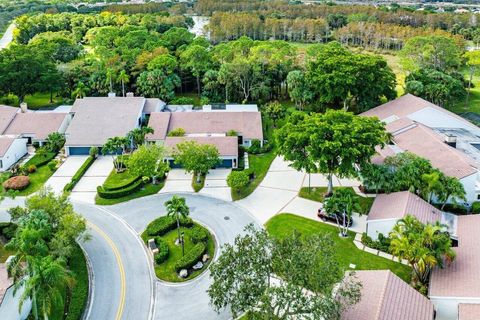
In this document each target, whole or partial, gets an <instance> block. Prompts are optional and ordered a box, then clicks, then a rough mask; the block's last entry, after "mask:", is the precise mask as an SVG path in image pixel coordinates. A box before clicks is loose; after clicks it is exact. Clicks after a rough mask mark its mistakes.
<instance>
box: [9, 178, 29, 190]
mask: <svg viewBox="0 0 480 320" xmlns="http://www.w3.org/2000/svg"><path fill="white" fill-rule="evenodd" d="M29 185H30V178H29V177H27V176H15V177H11V178H10V179H8V180H7V181H5V182H4V183H3V187H4V188H5V189H6V190H23V189H25V188H26V187H28V186H29Z"/></svg>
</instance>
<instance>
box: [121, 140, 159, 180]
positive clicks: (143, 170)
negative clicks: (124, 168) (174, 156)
mask: <svg viewBox="0 0 480 320" xmlns="http://www.w3.org/2000/svg"><path fill="white" fill-rule="evenodd" d="M164 157H165V150H164V148H163V147H161V146H158V145H142V146H140V147H139V148H138V149H137V150H135V152H133V153H132V154H131V155H130V157H129V158H128V170H129V171H130V172H131V173H133V174H135V175H137V176H142V177H151V178H152V181H153V183H156V182H157V177H163V176H164V175H165V172H166V171H167V170H168V163H167V162H164V161H163V159H164Z"/></svg>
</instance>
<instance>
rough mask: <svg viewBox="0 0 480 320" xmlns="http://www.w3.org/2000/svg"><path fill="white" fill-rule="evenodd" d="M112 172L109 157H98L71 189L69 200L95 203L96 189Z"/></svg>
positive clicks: (111, 163) (110, 158)
mask: <svg viewBox="0 0 480 320" xmlns="http://www.w3.org/2000/svg"><path fill="white" fill-rule="evenodd" d="M112 170H113V159H112V157H110V156H104V157H98V158H97V160H95V162H94V163H93V164H92V165H91V166H90V168H89V169H88V170H87V172H86V173H85V175H84V176H83V177H82V179H80V181H79V182H78V183H77V185H76V186H75V188H74V189H73V191H72V193H71V195H70V198H71V199H72V200H74V201H81V202H86V203H95V195H96V193H97V187H98V186H101V185H102V184H103V183H104V182H105V180H106V179H107V177H108V175H109V174H110V172H112Z"/></svg>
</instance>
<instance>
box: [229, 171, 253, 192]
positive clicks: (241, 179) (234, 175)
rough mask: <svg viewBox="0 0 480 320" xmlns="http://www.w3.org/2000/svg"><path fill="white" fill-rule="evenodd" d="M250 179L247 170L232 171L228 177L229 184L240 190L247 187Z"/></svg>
mask: <svg viewBox="0 0 480 320" xmlns="http://www.w3.org/2000/svg"><path fill="white" fill-rule="evenodd" d="M249 182H250V179H249V177H248V174H247V173H246V172H245V171H232V172H230V174H229V175H228V177H227V184H228V186H229V187H230V188H232V189H233V190H235V191H237V192H238V191H239V190H241V189H242V188H244V187H246V186H247V185H248V183H249Z"/></svg>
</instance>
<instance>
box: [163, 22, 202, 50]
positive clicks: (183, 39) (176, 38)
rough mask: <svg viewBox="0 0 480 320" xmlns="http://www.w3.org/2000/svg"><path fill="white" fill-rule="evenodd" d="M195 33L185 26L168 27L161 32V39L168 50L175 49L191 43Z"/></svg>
mask: <svg viewBox="0 0 480 320" xmlns="http://www.w3.org/2000/svg"><path fill="white" fill-rule="evenodd" d="M194 38H195V35H194V34H193V33H191V32H189V31H188V30H187V29H185V28H177V27H174V28H170V29H169V30H168V31H166V32H165V33H163V34H162V36H161V40H163V41H165V43H166V44H167V47H168V49H170V51H176V50H178V49H179V48H180V47H182V46H185V45H189V44H190V43H192V41H193V39H194Z"/></svg>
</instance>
